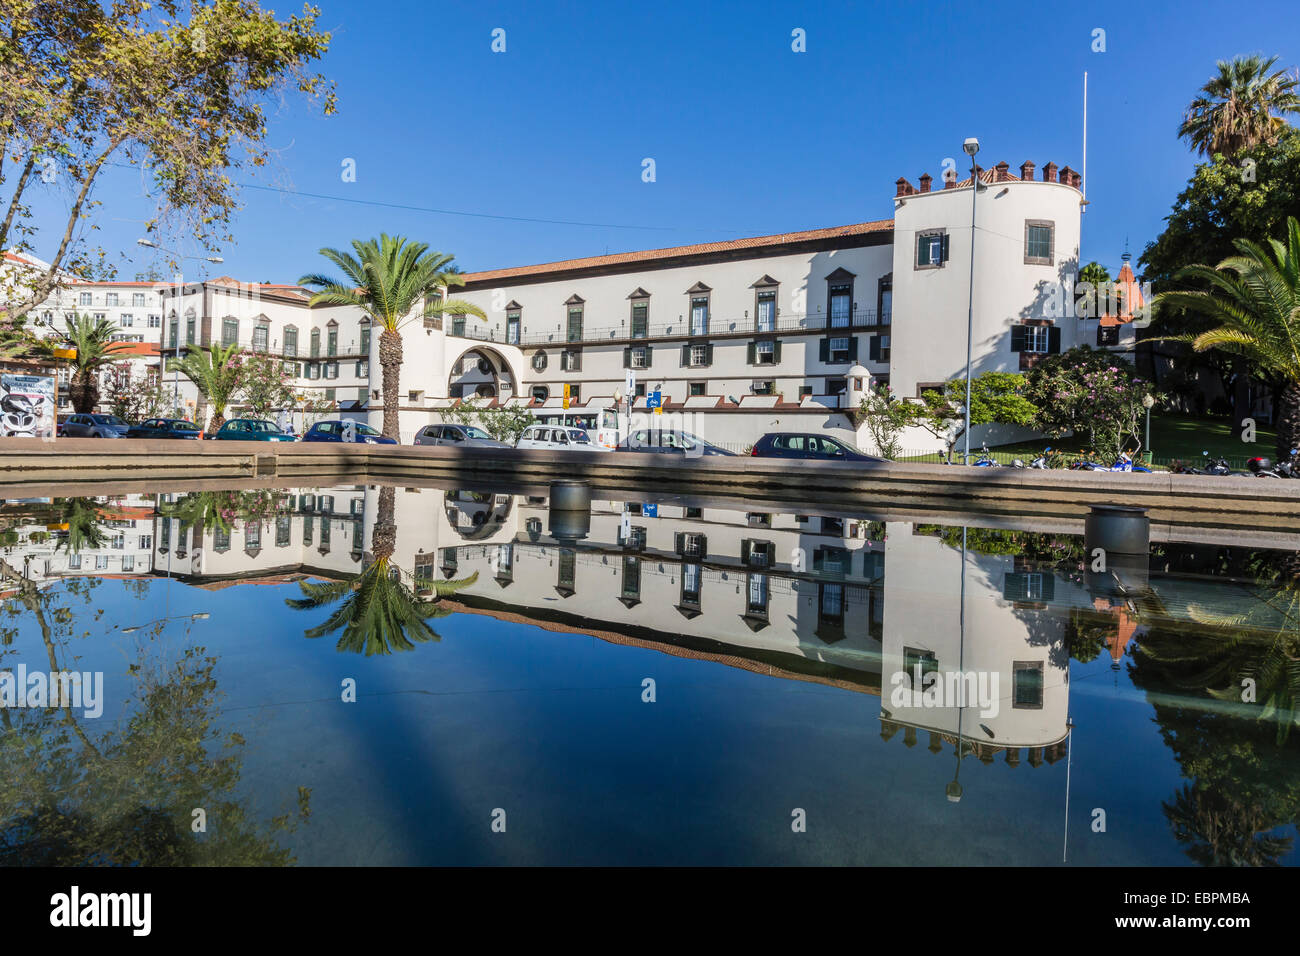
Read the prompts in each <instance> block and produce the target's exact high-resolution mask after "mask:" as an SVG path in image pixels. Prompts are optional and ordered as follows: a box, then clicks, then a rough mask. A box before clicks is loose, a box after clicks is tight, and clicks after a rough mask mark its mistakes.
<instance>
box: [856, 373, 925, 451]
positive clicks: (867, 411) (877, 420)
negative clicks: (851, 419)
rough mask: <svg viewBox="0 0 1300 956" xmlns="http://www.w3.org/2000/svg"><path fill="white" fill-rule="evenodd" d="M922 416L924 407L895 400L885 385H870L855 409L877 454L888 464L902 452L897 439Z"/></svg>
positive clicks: (890, 390)
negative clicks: (886, 459)
mask: <svg viewBox="0 0 1300 956" xmlns="http://www.w3.org/2000/svg"><path fill="white" fill-rule="evenodd" d="M923 413H924V408H923V406H921V405H917V404H916V403H914V402H906V401H903V400H902V399H900V398H896V397H895V396H894V395H893V390H892V389H890V387H889V386H888V385H878V384H873V385H872V386H871V387H870V388H869V389H868V390H867V393H866V394H865V395H864V396H862V402H861V403H860V404H859V406H858V415H859V417H860V418H861V419H862V424H863V425H864V426H865V427H866V429H867V433H868V434H869V435H870V436H871V440H872V442H873V443H874V444H875V452H876V454H877V455H879V456H880V457H881V458H888V459H890V460H891V461H892V460H893V459H895V458H897V457H898V455H899V452H900V451H901V449H900V447H899V440H900V438H901V436H902V434H903V430H904V429H905V428H907V426H909V425H911V424H913V423H914V422H915V421H916V419H917V417H918V416H919V415H921V414H923Z"/></svg>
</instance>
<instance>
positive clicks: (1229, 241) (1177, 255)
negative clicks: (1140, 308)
mask: <svg viewBox="0 0 1300 956" xmlns="http://www.w3.org/2000/svg"><path fill="white" fill-rule="evenodd" d="M1290 216H1296V217H1300V131H1297V130H1295V129H1294V128H1292V127H1289V126H1288V127H1286V128H1285V129H1283V130H1282V132H1281V135H1280V136H1279V137H1278V140H1277V143H1276V144H1274V145H1268V144H1261V145H1259V146H1255V147H1252V148H1250V149H1247V150H1244V151H1243V152H1242V153H1241V154H1240V155H1239V156H1238V157H1237V158H1235V159H1230V158H1227V157H1225V156H1223V155H1215V156H1214V157H1213V158H1211V159H1209V160H1207V161H1206V162H1203V163H1200V164H1198V165H1197V167H1196V171H1195V173H1194V174H1193V175H1192V177H1191V179H1190V180H1189V181H1188V183H1187V186H1186V187H1185V188H1184V189H1183V191H1182V192H1181V193H1179V195H1178V199H1177V201H1176V202H1175V203H1174V206H1173V208H1172V210H1171V211H1170V213H1169V215H1168V216H1167V217H1166V223H1167V225H1166V226H1165V229H1164V231H1163V232H1162V233H1161V234H1160V235H1159V236H1158V237H1157V238H1156V239H1155V240H1154V241H1153V242H1150V243H1148V244H1147V246H1146V248H1145V250H1144V251H1143V253H1142V257H1141V260H1140V264H1141V266H1142V268H1143V278H1144V279H1146V280H1148V281H1149V282H1150V283H1151V285H1152V288H1154V289H1155V291H1156V292H1157V293H1159V292H1169V291H1175V290H1183V289H1206V288H1208V286H1206V285H1205V284H1204V283H1203V282H1199V281H1198V280H1196V279H1195V278H1194V277H1189V276H1186V275H1183V276H1180V275H1179V273H1181V272H1182V270H1183V269H1184V268H1185V267H1186V266H1187V265H1189V264H1191V263H1196V262H1221V261H1223V260H1224V259H1226V258H1228V257H1229V256H1234V255H1236V254H1237V249H1236V246H1235V245H1234V243H1235V242H1236V240H1237V239H1251V240H1253V241H1255V242H1266V241H1267V240H1268V239H1269V238H1271V237H1275V236H1280V235H1283V234H1284V233H1285V231H1286V221H1287V219H1288V218H1289V217H1290ZM1212 327H1213V325H1212V321H1211V320H1210V319H1209V318H1208V317H1207V316H1204V315H1200V314H1198V313H1195V312H1188V311H1186V310H1183V309H1173V308H1166V309H1164V310H1162V311H1161V312H1158V313H1154V314H1153V316H1152V322H1151V328H1150V329H1146V330H1139V332H1138V335H1139V338H1140V339H1141V343H1142V344H1141V346H1140V351H1139V355H1143V356H1144V355H1151V356H1152V357H1159V358H1164V359H1167V360H1168V361H1169V363H1170V367H1169V369H1168V371H1167V372H1166V370H1165V369H1164V368H1162V366H1161V365H1160V364H1158V363H1155V362H1153V363H1152V365H1151V368H1150V370H1149V371H1150V374H1151V377H1152V378H1153V379H1154V380H1155V381H1156V382H1157V384H1158V385H1159V386H1160V387H1161V388H1162V389H1164V390H1165V391H1179V390H1183V391H1186V392H1187V393H1188V394H1189V401H1192V400H1194V399H1193V397H1192V396H1195V397H1199V395H1200V389H1201V387H1203V386H1199V385H1194V383H1195V381H1196V379H1197V377H1198V373H1199V374H1200V375H1204V374H1206V373H1208V374H1210V375H1213V376H1214V377H1216V378H1217V379H1218V381H1219V383H1220V386H1221V387H1222V389H1223V391H1224V394H1226V395H1229V396H1231V397H1232V400H1233V403H1234V413H1235V415H1236V418H1237V420H1238V421H1240V420H1241V419H1242V418H1244V417H1245V416H1246V415H1248V414H1249V408H1248V407H1247V405H1246V387H1245V385H1246V373H1247V371H1248V366H1247V364H1246V362H1245V360H1243V359H1242V358H1240V357H1239V356H1236V355H1233V354H1231V353H1228V352H1222V351H1219V350H1210V351H1208V352H1200V353H1197V352H1193V351H1192V349H1191V347H1190V345H1188V344H1186V343H1185V342H1180V341H1177V340H1175V339H1173V338H1171V337H1175V336H1184V335H1197V334H1199V333H1201V332H1204V331H1206V330H1208V329H1210V328H1212ZM1263 384H1264V385H1266V386H1268V387H1270V388H1272V390H1273V393H1274V400H1275V401H1276V399H1277V397H1278V395H1277V393H1278V392H1279V391H1280V390H1281V385H1282V383H1281V382H1279V381H1277V380H1275V379H1264V380H1263Z"/></svg>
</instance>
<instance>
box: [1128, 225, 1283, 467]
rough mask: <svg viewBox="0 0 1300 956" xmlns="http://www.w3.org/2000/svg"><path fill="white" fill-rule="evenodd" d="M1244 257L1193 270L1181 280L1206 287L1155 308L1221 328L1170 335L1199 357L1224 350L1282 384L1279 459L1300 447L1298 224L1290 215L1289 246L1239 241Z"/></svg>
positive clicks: (1161, 298) (1159, 301) (1167, 298)
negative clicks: (1191, 315) (1192, 316)
mask: <svg viewBox="0 0 1300 956" xmlns="http://www.w3.org/2000/svg"><path fill="white" fill-rule="evenodd" d="M1233 245H1235V246H1236V247H1237V250H1238V251H1239V252H1240V253H1241V255H1238V256H1230V257H1229V258H1227V259H1224V260H1223V261H1222V262H1220V263H1219V264H1218V266H1216V267H1215V268H1213V269H1211V268H1210V267H1209V266H1205V265H1194V266H1188V267H1187V268H1186V269H1182V270H1180V271H1179V272H1178V274H1177V275H1176V276H1175V278H1179V279H1181V278H1183V277H1189V278H1193V279H1198V280H1201V282H1203V283H1204V284H1205V285H1206V286H1207V287H1208V288H1207V289H1202V290H1195V291H1178V292H1162V293H1161V294H1160V295H1157V296H1156V297H1155V300H1154V302H1153V308H1155V309H1157V310H1159V309H1165V308H1175V309H1186V310H1189V311H1192V312H1199V313H1201V314H1203V315H1205V316H1208V317H1209V318H1211V319H1213V320H1214V321H1216V322H1219V323H1221V324H1220V325H1219V326H1218V327H1216V328H1212V329H1210V330H1208V331H1206V332H1202V333H1201V334H1200V335H1194V336H1193V335H1188V336H1167V337H1166V338H1167V339H1169V340H1172V341H1183V342H1191V343H1192V348H1193V349H1195V350H1196V351H1197V352H1204V351H1206V350H1207V349H1212V348H1213V349H1221V350H1223V351H1225V352H1232V353H1234V354H1237V355H1241V356H1243V357H1244V358H1246V359H1247V360H1248V361H1250V362H1252V363H1254V365H1255V366H1256V368H1257V370H1258V371H1259V372H1261V373H1263V375H1265V376H1267V377H1270V378H1272V379H1274V380H1275V381H1277V382H1278V383H1279V384H1280V385H1281V389H1280V391H1279V394H1278V400H1277V414H1276V416H1275V417H1276V418H1277V454H1278V457H1279V458H1283V457H1289V452H1290V449H1292V448H1296V447H1297V446H1300V222H1297V221H1296V219H1295V217H1294V216H1289V217H1287V241H1286V244H1285V245H1284V244H1283V243H1281V242H1279V241H1278V240H1276V239H1270V240H1269V247H1270V248H1271V250H1272V254H1271V255H1270V252H1269V250H1268V249H1265V248H1264V247H1263V246H1261V245H1259V244H1258V243H1255V242H1251V241H1250V240H1248V239H1236V240H1234V241H1233Z"/></svg>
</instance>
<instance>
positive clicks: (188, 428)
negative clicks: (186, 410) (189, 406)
mask: <svg viewBox="0 0 1300 956" xmlns="http://www.w3.org/2000/svg"><path fill="white" fill-rule="evenodd" d="M200 434H202V431H201V430H200V428H199V426H198V425H195V424H194V423H193V422H189V421H186V420H185V419H183V418H146V419H145V420H144V421H142V422H141V423H140V424H139V425H132V426H131V427H130V428H128V429H127V431H126V434H125V435H123V436H122V437H123V438H195V439H197V438H198V437H199V435H200Z"/></svg>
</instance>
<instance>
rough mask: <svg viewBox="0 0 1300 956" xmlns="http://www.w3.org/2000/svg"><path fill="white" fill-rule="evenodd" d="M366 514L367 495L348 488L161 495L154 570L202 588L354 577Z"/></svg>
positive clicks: (363, 547) (358, 566)
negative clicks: (292, 576) (295, 575)
mask: <svg viewBox="0 0 1300 956" xmlns="http://www.w3.org/2000/svg"><path fill="white" fill-rule="evenodd" d="M204 496H206V497H204ZM364 509H365V489H364V488H362V487H360V486H352V485H349V486H339V487H332V488H312V489H293V490H275V491H263V492H216V493H206V492H201V493H198V494H196V495H163V496H160V498H159V501H158V514H157V516H156V517H155V519H154V535H153V537H154V543H155V545H154V556H153V561H154V567H155V569H156V573H158V574H170V575H171V576H172V577H180V578H183V579H190V580H202V581H208V580H213V581H215V580H239V579H255V578H261V577H266V576H269V575H274V574H281V573H286V572H301V573H304V574H319V575H321V576H324V577H340V576H343V575H348V574H355V573H357V572H358V571H360V570H361V568H362V560H363V556H364V553H365V550H366V540H365V537H364V520H363V513H364Z"/></svg>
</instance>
